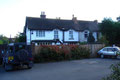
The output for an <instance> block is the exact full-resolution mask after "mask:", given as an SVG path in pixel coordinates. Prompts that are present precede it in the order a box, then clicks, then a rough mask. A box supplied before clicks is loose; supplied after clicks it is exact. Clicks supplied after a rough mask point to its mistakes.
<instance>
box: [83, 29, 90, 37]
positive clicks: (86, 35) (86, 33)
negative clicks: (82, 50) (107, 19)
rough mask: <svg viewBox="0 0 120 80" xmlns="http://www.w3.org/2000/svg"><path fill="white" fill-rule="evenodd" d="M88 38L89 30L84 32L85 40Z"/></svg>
mask: <svg viewBox="0 0 120 80" xmlns="http://www.w3.org/2000/svg"><path fill="white" fill-rule="evenodd" d="M88 36H89V31H88V30H85V31H84V37H85V38H88Z"/></svg>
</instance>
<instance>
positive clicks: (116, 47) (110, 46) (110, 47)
mask: <svg viewBox="0 0 120 80" xmlns="http://www.w3.org/2000/svg"><path fill="white" fill-rule="evenodd" d="M104 48H119V47H118V46H114V47H113V46H108V47H104Z"/></svg>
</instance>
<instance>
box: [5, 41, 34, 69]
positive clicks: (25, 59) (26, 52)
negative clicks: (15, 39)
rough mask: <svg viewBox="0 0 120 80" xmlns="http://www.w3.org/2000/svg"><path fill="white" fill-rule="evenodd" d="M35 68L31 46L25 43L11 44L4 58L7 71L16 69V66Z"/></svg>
mask: <svg viewBox="0 0 120 80" xmlns="http://www.w3.org/2000/svg"><path fill="white" fill-rule="evenodd" d="M23 65H27V67H28V68H32V66H33V57H32V52H31V46H30V45H26V44H25V43H11V44H9V45H8V46H7V50H5V53H4V56H3V66H4V68H5V70H6V71H8V70H12V69H14V67H16V66H23Z"/></svg>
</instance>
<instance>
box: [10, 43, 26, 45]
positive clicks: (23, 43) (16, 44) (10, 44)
mask: <svg viewBox="0 0 120 80" xmlns="http://www.w3.org/2000/svg"><path fill="white" fill-rule="evenodd" d="M8 45H9V46H14V45H26V43H10V44H8Z"/></svg>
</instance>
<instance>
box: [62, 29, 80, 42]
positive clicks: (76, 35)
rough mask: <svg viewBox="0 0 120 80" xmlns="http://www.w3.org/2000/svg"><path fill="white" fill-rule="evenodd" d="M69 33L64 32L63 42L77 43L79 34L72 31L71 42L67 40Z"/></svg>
mask: <svg viewBox="0 0 120 80" xmlns="http://www.w3.org/2000/svg"><path fill="white" fill-rule="evenodd" d="M69 31H70V30H68V31H65V32H64V41H79V38H78V34H79V32H78V31H75V30H72V31H73V39H72V40H71V39H69V38H70V37H69Z"/></svg>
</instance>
